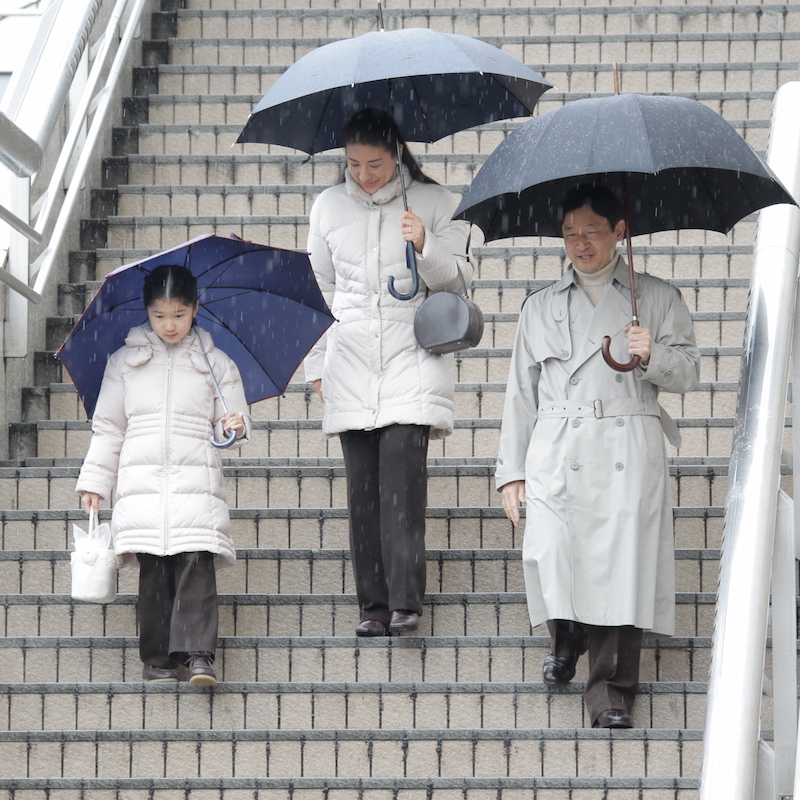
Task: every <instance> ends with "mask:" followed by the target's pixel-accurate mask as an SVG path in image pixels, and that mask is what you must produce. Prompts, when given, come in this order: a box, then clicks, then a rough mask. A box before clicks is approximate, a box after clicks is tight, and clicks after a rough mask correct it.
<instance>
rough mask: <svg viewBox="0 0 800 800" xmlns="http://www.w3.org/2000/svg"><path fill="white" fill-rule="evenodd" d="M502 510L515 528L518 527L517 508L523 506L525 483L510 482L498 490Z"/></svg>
mask: <svg viewBox="0 0 800 800" xmlns="http://www.w3.org/2000/svg"><path fill="white" fill-rule="evenodd" d="M500 494H501V495H502V497H503V510H504V511H505V512H506V516H507V517H508V518H509V519H510V520H511V523H512V524H513V525H514V527H515V528H516V527H517V525H519V507H520V506H521V505H523V506H524V505H525V481H511V483H507V484H506V485H505V486H503V488H502V489H501V490H500Z"/></svg>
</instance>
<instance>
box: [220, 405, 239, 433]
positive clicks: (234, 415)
mask: <svg viewBox="0 0 800 800" xmlns="http://www.w3.org/2000/svg"><path fill="white" fill-rule="evenodd" d="M222 430H224V431H236V433H237V434H238V435H239V436H244V417H242V415H241V414H239V413H238V412H237V411H231V412H230V413H229V414H228V415H227V416H225V417H223V418H222Z"/></svg>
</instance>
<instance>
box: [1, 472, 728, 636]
mask: <svg viewBox="0 0 800 800" xmlns="http://www.w3.org/2000/svg"><path fill="white" fill-rule="evenodd" d="M717 479H718V478H717ZM686 480H687V481H688V478H686ZM679 486H680V484H679ZM684 488H685V487H684ZM687 492H688V489H687ZM76 505H77V504H76ZM230 513H231V525H232V534H233V539H234V541H235V543H236V546H237V547H239V548H240V549H242V548H244V549H246V548H253V549H255V548H265V547H281V548H307V549H313V550H326V549H330V548H340V549H343V548H346V547H347V546H348V531H347V511H346V509H345V508H343V507H339V508H291V509H289V508H277V507H273V508H232V509H231V512H230ZM673 515H674V520H675V545H676V547H678V548H684V549H686V550H687V551H692V550H705V549H711V550H718V549H719V548H720V546H721V542H722V522H723V509H722V507H721V506H719V505H717V506H706V505H703V506H691V505H683V506H677V507H676V508H675V509H674V512H673ZM101 518H102V519H104V520H107V519H108V512H107V511H105V510H104V511H101ZM74 524H77V525H80V526H84V525H85V524H86V515H85V514H84V513H83V512H82V511H80V510H78V509H77V507H73V508H72V509H68V510H61V511H58V510H42V509H39V510H35V511H32V510H24V509H23V510H16V511H2V512H0V541H1V542H2V547H3V549H4V550H70V549H71V548H72V538H73V537H72V526H73V525H74ZM426 525H427V528H426V534H425V541H426V544H427V546H428V547H429V548H432V549H434V548H439V549H443V550H444V549H450V548H461V549H468V548H473V549H484V548H487V549H518V548H520V547H521V546H522V538H523V534H524V528H525V526H524V523H523V524H522V525H520V527H518V528H514V527H512V526H511V524H510V523H509V522H508V520H507V519H506V518H505V515H504V513H503V510H502V509H501V508H499V507H484V506H480V507H467V506H465V507H461V508H447V507H440V506H433V507H429V508H428V509H427V522H426ZM0 641H2V640H1V639H0Z"/></svg>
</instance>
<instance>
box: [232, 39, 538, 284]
mask: <svg viewBox="0 0 800 800" xmlns="http://www.w3.org/2000/svg"><path fill="white" fill-rule="evenodd" d="M550 88H552V84H551V83H549V82H548V81H546V80H545V79H544V78H543V77H542V76H541V75H539V73H537V72H534V71H533V70H532V69H529V68H528V67H526V66H525V65H524V64H522V63H520V62H519V61H517V60H516V59H515V58H513V57H512V56H509V55H508V54H506V53H504V52H503V51H502V50H499V49H498V48H496V47H493V46H492V45H489V44H486V42H482V41H480V40H479V39H473V38H472V37H470V36H461V35H458V34H451V33H439V32H438V31H432V30H429V29H427V28H406V29H402V30H395V31H383V30H381V31H375V32H371V33H365V34H362V35H361V36H356V37H354V38H353V39H345V40H343V41H339V42H332V43H330V44H326V45H323V46H322V47H319V48H317V49H316V50H313V51H311V52H310V53H308V54H307V55H305V56H303V57H302V58H300V59H299V60H298V61H297V62H296V63H294V64H293V65H292V66H290V67H289V68H288V69H287V70H286V72H284V73H283V74H282V75H281V76H280V78H278V80H277V81H276V82H275V84H274V85H273V86H272V88H271V89H270V90H269V91H268V92H267V93H266V94H265V95H264V97H263V98H262V99H261V101H260V102H259V103H258V105H256V107H255V108H254V109H253V113H252V114H251V115H250V119H248V121H247V124H246V125H245V127H244V129H243V130H242V132H241V133H240V134H239V138H238V139H237V140H236V141H237V143H243V142H263V143H268V144H280V145H285V146H286V147H293V148H296V149H297V150H302V151H303V152H306V153H309V154H311V155H313V154H314V153H319V152H321V151H323V150H330V149H331V148H334V147H341V146H342V144H343V142H342V138H341V135H342V129H343V128H344V125H345V123H346V122H347V121H348V120H349V119H350V117H352V116H353V114H355V113H357V112H358V111H362V110H363V109H366V108H377V109H380V110H381V111H386V112H388V113H389V114H391V115H392V117H393V118H394V120H395V122H396V123H397V126H398V128H399V130H400V133H401V135H402V136H403V138H404V139H406V140H407V141H412V142H435V141H437V140H438V139H441V138H443V137H445V136H449V135H450V134H453V133H456V132H458V131H461V130H465V129H466V128H471V127H473V126H475V125H482V124H485V123H487V122H493V121H495V120H499V119H508V118H511V117H523V116H529V115H530V113H531V111H532V110H533V107H534V106H535V105H536V101H537V100H538V99H539V97H540V96H541V95H542V94H543V93H544V92H545V91H547V89H550ZM399 160H400V159H399V156H398V163H399ZM403 192H404V194H403V202H404V204H406V203H405V187H403ZM406 207H407V204H406ZM406 261H407V263H408V266H409V269H411V270H412V276H413V278H414V287H415V288H414V289H413V290H412V291H411V292H410V293H409V294H408V295H399V294H397V293H396V292H395V291H394V289H393V288H392V285H391V282H390V287H389V290H390V291H391V292H392V294H393V295H394V296H395V297H397V298H400V299H410V298H411V297H413V296H414V295H415V294H416V287H417V285H418V279H417V274H416V259H415V256H414V246H413V244H412V243H411V242H408V243H407V246H406ZM390 281H391V279H390Z"/></svg>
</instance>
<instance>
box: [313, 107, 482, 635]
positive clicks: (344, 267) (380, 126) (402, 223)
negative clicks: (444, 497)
mask: <svg viewBox="0 0 800 800" xmlns="http://www.w3.org/2000/svg"><path fill="white" fill-rule="evenodd" d="M398 140H399V141H400V145H401V147H402V161H403V164H402V165H401V169H400V170H399V171H398V168H397V155H396V152H397V151H396V143H397V141H398ZM344 141H345V153H346V156H347V169H346V170H345V172H344V181H343V182H342V183H339V184H337V185H336V186H332V187H331V188H329V189H327V190H325V191H324V192H323V193H322V194H321V195H320V196H319V198H318V199H317V201H316V202H315V203H314V207H313V208H312V210H311V221H310V233H309V240H308V250H309V253H310V257H311V263H312V266H313V267H314V272H315V274H316V276H317V281H318V282H319V285H320V288H321V289H322V292H323V295H324V296H325V299H326V301H327V302H328V304H329V305H330V306H331V310H332V312H333V315H334V316H335V317H336V319H337V322H336V323H335V324H334V326H333V327H332V328H331V329H330V330H329V331H328V333H327V335H326V336H325V337H323V339H321V340H320V342H319V343H318V344H317V345H316V346H315V347H314V349H313V350H312V351H311V353H310V354H309V356H308V357H307V359H306V361H305V373H306V379H307V380H308V381H311V382H312V383H313V385H314V389H315V390H316V391H317V392H318V393H319V394H320V397H322V398H323V401H324V404H325V415H324V420H323V430H324V432H325V433H326V434H327V435H329V436H333V435H336V434H338V435H339V437H340V440H341V443H342V450H343V454H344V460H345V471H346V473H347V493H348V511H349V516H350V548H351V554H352V561H353V570H354V575H355V582H356V593H357V595H358V602H359V609H360V619H361V622H360V624H359V626H358V627H357V628H356V633H357V634H358V635H359V636H382V635H385V634H386V633H387V630H388V631H389V632H393V633H399V632H402V631H411V630H416V628H417V627H418V624H419V614H420V613H421V612H422V601H423V597H424V592H425V540H424V535H425V510H426V505H427V470H426V458H427V448H428V440H429V437H430V438H439V437H443V436H448V435H449V434H450V433H452V430H453V388H454V364H453V357H452V356H449V355H448V356H435V355H432V354H430V353H428V352H427V351H425V350H423V349H422V348H421V347H420V346H419V344H418V343H417V341H416V338H415V336H414V316H415V314H416V312H417V309H418V308H419V306H420V305H421V303H422V302H423V301H424V300H425V297H426V294H427V291H428V290H431V291H436V290H442V289H447V290H451V291H458V292H463V287H464V285H466V286H469V285H470V283H471V281H472V270H471V268H470V265H469V262H468V260H467V258H466V249H467V236H468V229H467V226H466V224H465V223H463V222H454V221H453V220H452V215H453V212H454V211H455V208H456V206H457V199H456V198H455V197H454V196H453V195H452V194H451V193H450V192H448V191H447V190H446V189H444V188H442V187H441V186H438V185H437V184H436V183H434V182H433V181H431V180H430V179H429V178H427V177H426V176H425V175H424V174H423V173H422V171H421V170H420V168H419V166H418V165H417V164H416V162H415V161H414V159H413V157H412V156H411V154H410V153H409V151H408V148H407V147H406V146H405V143H404V142H403V141H402V138H401V137H400V134H399V132H398V130H397V126H396V125H395V123H394V120H393V119H392V118H391V117H390V116H389V115H388V114H385V113H384V112H380V111H376V110H374V109H367V110H366V111H362V112H359V113H358V114H356V115H355V116H354V117H353V118H352V119H351V120H350V122H349V123H348V125H347V126H346V128H345V131H344ZM401 174H402V178H403V180H404V181H405V185H406V192H407V198H408V205H409V209H408V211H405V210H404V208H403V202H402V192H401V186H400V175H401ZM406 242H413V244H414V249H415V251H416V255H417V263H418V268H419V276H420V291H419V293H418V294H417V295H416V296H415V297H414V298H413V299H411V300H408V301H403V300H398V299H396V298H394V297H393V296H392V295H391V294H390V293H389V291H388V289H387V281H388V279H389V277H390V276H393V277H394V280H395V284H394V285H395V290H396V291H397V292H399V293H401V294H405V293H407V292H408V291H409V290H410V287H411V277H410V271H409V270H408V268H407V267H406V262H405V247H406ZM459 271H460V273H461V277H460V276H459ZM462 277H463V282H462Z"/></svg>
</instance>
